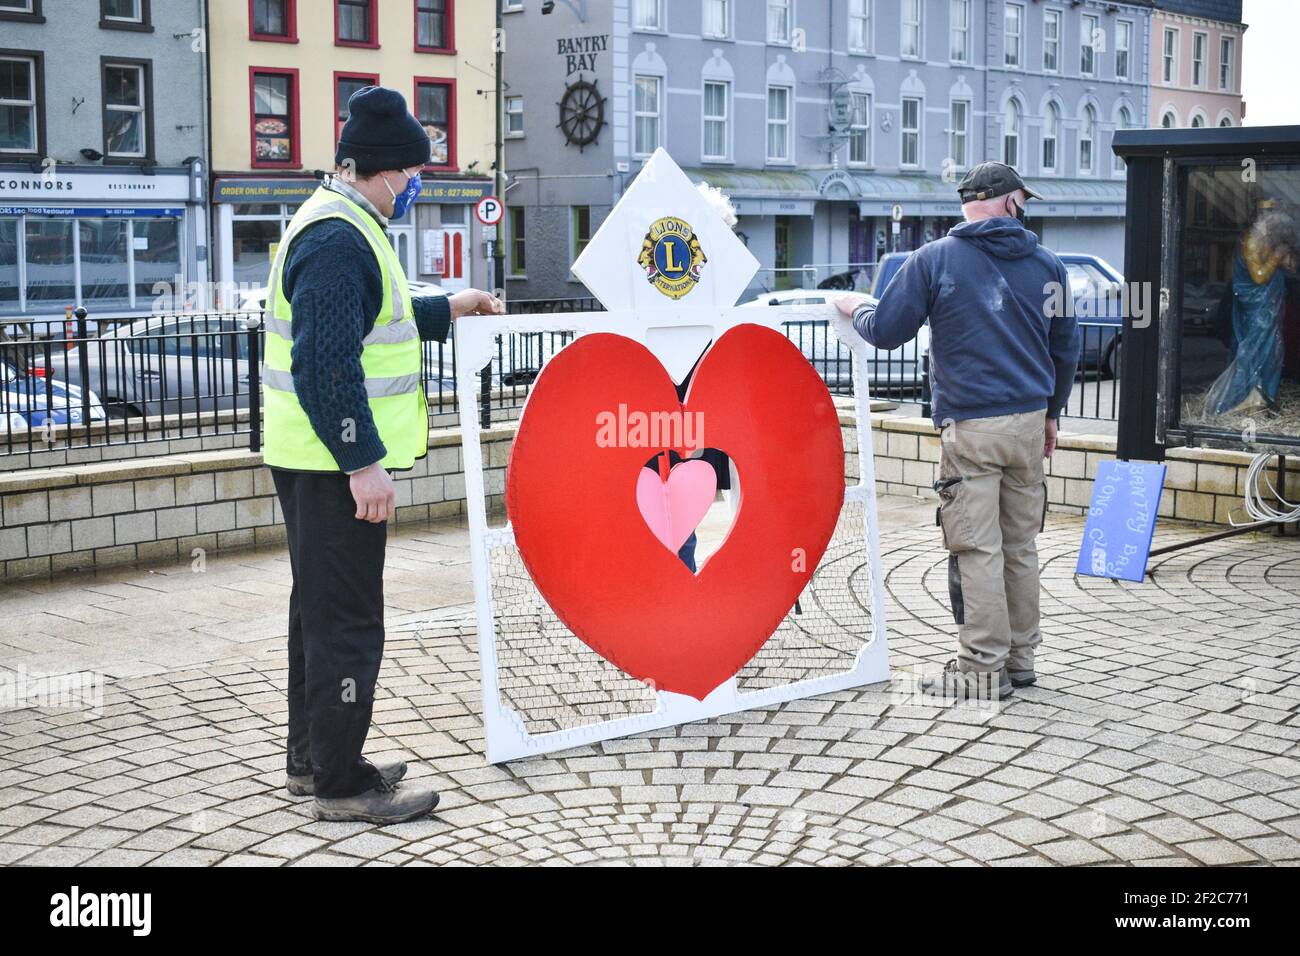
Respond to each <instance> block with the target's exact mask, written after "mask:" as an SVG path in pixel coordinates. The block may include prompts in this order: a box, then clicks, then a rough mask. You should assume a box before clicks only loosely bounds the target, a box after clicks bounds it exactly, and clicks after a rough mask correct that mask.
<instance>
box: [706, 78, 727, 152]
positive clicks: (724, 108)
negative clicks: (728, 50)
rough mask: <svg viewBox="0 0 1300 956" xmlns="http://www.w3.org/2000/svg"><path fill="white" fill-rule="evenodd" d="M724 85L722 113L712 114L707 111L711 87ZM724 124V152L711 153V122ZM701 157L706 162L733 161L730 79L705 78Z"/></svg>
mask: <svg viewBox="0 0 1300 956" xmlns="http://www.w3.org/2000/svg"><path fill="white" fill-rule="evenodd" d="M710 86H720V87H722V115H721V116H716V115H715V116H710V115H709V114H708V113H706V112H705V109H706V108H707V104H708V102H709V96H708V93H709V87H710ZM710 123H721V124H722V152H721V153H717V154H714V153H710V152H709V149H708V144H709V124H710ZM700 159H701V160H702V161H703V162H706V163H728V162H731V83H730V81H728V80H717V79H710V80H705V81H704V85H703V86H702V87H701V92H700Z"/></svg>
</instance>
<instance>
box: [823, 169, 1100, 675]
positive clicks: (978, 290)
mask: <svg viewBox="0 0 1300 956" xmlns="http://www.w3.org/2000/svg"><path fill="white" fill-rule="evenodd" d="M957 188H958V193H959V194H960V196H961V200H962V215H963V216H964V217H965V219H966V221H965V222H963V223H962V224H961V225H959V226H955V227H954V228H953V229H951V230H950V231H949V233H948V235H947V236H945V237H944V238H942V239H938V240H936V241H934V242H931V243H929V244H928V245H925V246H923V247H921V248H920V249H918V250H916V251H915V252H913V253H912V254H911V256H909V257H908V259H907V262H906V263H905V264H904V265H903V268H902V269H901V270H900V271H899V273H898V275H897V276H895V277H894V280H893V281H892V282H891V283H890V284H889V286H888V288H887V289H886V291H885V292H884V294H883V295H882V296H881V298H880V301H879V303H878V304H876V305H875V306H872V305H871V304H870V303H869V301H864V300H863V298H862V297H861V296H855V295H845V296H841V297H839V298H838V299H837V300H836V305H837V306H838V307H839V308H840V310H841V311H842V312H843V313H844V314H845V315H848V316H851V317H852V319H853V326H854V328H855V329H857V331H858V334H860V335H861V336H862V337H863V338H864V339H866V340H867V341H868V342H870V343H871V344H872V345H874V346H875V347H877V348H881V349H894V348H898V347H899V346H900V345H902V344H904V343H905V342H908V341H909V340H911V339H912V338H914V337H915V336H916V333H917V331H918V330H919V329H920V327H921V326H922V325H923V324H924V323H925V322H926V321H927V319H928V320H929V323H930V375H931V385H932V395H933V401H932V408H933V415H934V423H935V425H936V426H937V427H938V428H939V429H940V436H941V438H942V442H941V452H940V461H939V480H938V481H937V482H935V486H934V487H935V490H936V491H937V492H938V494H939V499H940V506H939V514H938V524H939V526H940V527H941V528H942V529H943V538H944V546H945V547H946V548H947V550H948V552H949V555H948V589H949V596H950V598H951V600H952V610H953V616H954V617H955V618H956V621H957V625H958V640H959V649H958V652H957V658H956V659H955V660H953V661H949V662H948V665H947V667H946V668H945V669H944V672H943V674H942V675H940V676H939V677H938V678H935V679H930V680H927V681H924V682H923V688H924V689H925V691H926V693H929V694H935V695H939V696H945V697H977V696H980V697H983V696H989V695H991V694H994V693H996V694H997V696H998V697H999V698H1004V697H1007V696H1010V694H1011V693H1012V692H1013V688H1014V687H1023V686H1027V685H1029V684H1032V683H1034V681H1035V679H1036V678H1035V674H1034V648H1035V647H1037V645H1038V643H1039V641H1040V639H1041V638H1040V635H1039V629H1038V622H1039V612H1038V591H1039V586H1038V551H1037V548H1036V547H1035V543H1034V539H1035V537H1036V536H1037V534H1038V532H1039V531H1040V530H1042V524H1043V518H1044V515H1045V513H1046V508H1047V489H1046V484H1045V481H1044V477H1043V459H1044V458H1049V457H1051V454H1052V451H1053V450H1054V449H1055V447H1056V434H1057V419H1058V418H1059V417H1060V414H1061V410H1062V409H1063V408H1064V407H1065V403H1066V401H1067V399H1068V398H1069V397H1070V389H1071V387H1072V386H1073V384H1074V375H1075V371H1076V369H1077V367H1078V362H1079V330H1078V326H1077V324H1076V322H1075V319H1074V315H1073V309H1072V308H1071V307H1070V305H1069V303H1070V302H1071V299H1070V294H1069V289H1070V286H1069V281H1068V278H1067V276H1066V272H1065V267H1064V266H1063V265H1062V264H1061V261H1060V260H1059V259H1058V258H1057V257H1056V256H1055V254H1053V253H1052V252H1051V251H1050V250H1048V249H1045V248H1043V247H1042V246H1040V245H1039V244H1038V237H1037V236H1035V235H1034V234H1033V233H1032V232H1030V231H1029V230H1027V229H1026V228H1025V226H1024V214H1025V203H1026V202H1027V201H1028V200H1029V199H1030V198H1034V199H1039V198H1041V197H1040V196H1038V195H1037V194H1036V193H1034V192H1033V191H1032V190H1031V189H1029V188H1028V187H1027V186H1025V184H1024V182H1023V181H1022V180H1021V178H1020V176H1019V175H1017V173H1016V171H1015V170H1014V169H1012V168H1011V167H1010V166H1006V165H1004V164H1002V163H981V164H980V165H978V166H976V167H975V168H974V169H972V170H971V171H970V172H969V173H967V174H966V176H965V178H964V179H963V180H962V181H961V183H960V184H959V186H958V187H957ZM1061 303H1065V306H1064V307H1062V306H1061V305H1060V304H1061ZM1058 313H1059V314H1058Z"/></svg>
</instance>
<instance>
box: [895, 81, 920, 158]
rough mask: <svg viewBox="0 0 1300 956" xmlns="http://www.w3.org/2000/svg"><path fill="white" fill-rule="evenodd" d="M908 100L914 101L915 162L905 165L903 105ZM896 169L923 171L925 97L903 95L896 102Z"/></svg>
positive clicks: (905, 129)
mask: <svg viewBox="0 0 1300 956" xmlns="http://www.w3.org/2000/svg"><path fill="white" fill-rule="evenodd" d="M908 100H916V130H915V133H916V162H915V163H905V162H903V156H904V154H905V152H906V149H905V146H904V144H905V143H906V141H907V140H906V136H907V133H908V129H907V127H905V126H904V125H903V115H904V109H903V107H904V105H905V104H906V103H907V101H908ZM898 168H899V169H925V97H924V96H919V95H916V94H912V95H904V96H901V97H899V100H898Z"/></svg>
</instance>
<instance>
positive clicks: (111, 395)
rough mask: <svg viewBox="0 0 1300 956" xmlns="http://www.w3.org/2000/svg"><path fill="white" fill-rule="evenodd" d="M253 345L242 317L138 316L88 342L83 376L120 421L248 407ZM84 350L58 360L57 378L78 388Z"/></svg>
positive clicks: (55, 360) (58, 355)
mask: <svg viewBox="0 0 1300 956" xmlns="http://www.w3.org/2000/svg"><path fill="white" fill-rule="evenodd" d="M248 345H249V343H248V330H247V329H246V327H245V325H244V322H243V320H242V319H241V318H240V317H239V316H236V315H221V316H217V315H204V314H199V313H196V314H194V315H187V314H185V313H181V314H180V315H168V316H153V317H149V318H144V319H137V320H136V321H134V322H131V323H129V324H127V325H120V326H118V327H116V328H114V329H112V330H111V331H109V332H106V333H104V334H103V335H101V336H99V337H97V338H92V339H88V340H87V342H86V345H85V350H84V351H85V369H86V372H85V378H86V382H88V383H89V385H90V386H91V387H92V388H93V389H94V390H95V391H97V392H98V393H99V394H100V396H101V397H102V399H103V402H104V406H105V410H106V412H107V413H108V415H109V416H111V417H115V418H121V417H126V416H128V415H164V414H166V415H171V414H177V413H183V412H212V411H219V410H226V409H232V408H247V407H248V401H249V399H248V393H249V387H250V385H249V376H248V355H249V351H248ZM81 352H82V349H81V347H80V346H79V345H74V346H72V347H70V348H68V349H67V350H66V351H61V352H59V353H56V354H55V355H54V356H52V362H51V364H53V365H54V367H55V371H56V372H57V374H59V375H61V376H63V377H65V378H66V379H67V380H68V381H69V382H73V383H76V384H80V383H81V377H82V375H81Z"/></svg>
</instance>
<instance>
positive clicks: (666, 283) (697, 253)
mask: <svg viewBox="0 0 1300 956" xmlns="http://www.w3.org/2000/svg"><path fill="white" fill-rule="evenodd" d="M708 261H709V260H708V259H707V258H706V257H705V255H704V250H703V249H701V248H700V240H699V238H698V237H697V236H696V235H695V231H694V230H693V229H691V227H690V225H689V224H688V223H686V222H685V221H683V220H681V219H674V218H673V217H672V216H664V217H663V218H662V219H656V220H655V221H654V222H652V223H651V224H650V231H649V232H647V233H646V234H645V239H644V240H643V241H642V243H641V254H640V255H638V256H637V257H636V262H637V265H639V266H640V267H641V268H643V269H645V271H646V281H648V282H649V283H651V284H652V285H653V286H654V287H655V288H656V289H658V290H659V291H660V292H662V293H663V294H664V295H666V296H668V297H669V298H670V299H680V298H681V297H682V296H684V295H685V294H686V293H688V292H690V291H691V289H693V288H695V284H696V283H697V282H699V281H700V270H701V269H702V268H703V267H704V263H706V262H708Z"/></svg>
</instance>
